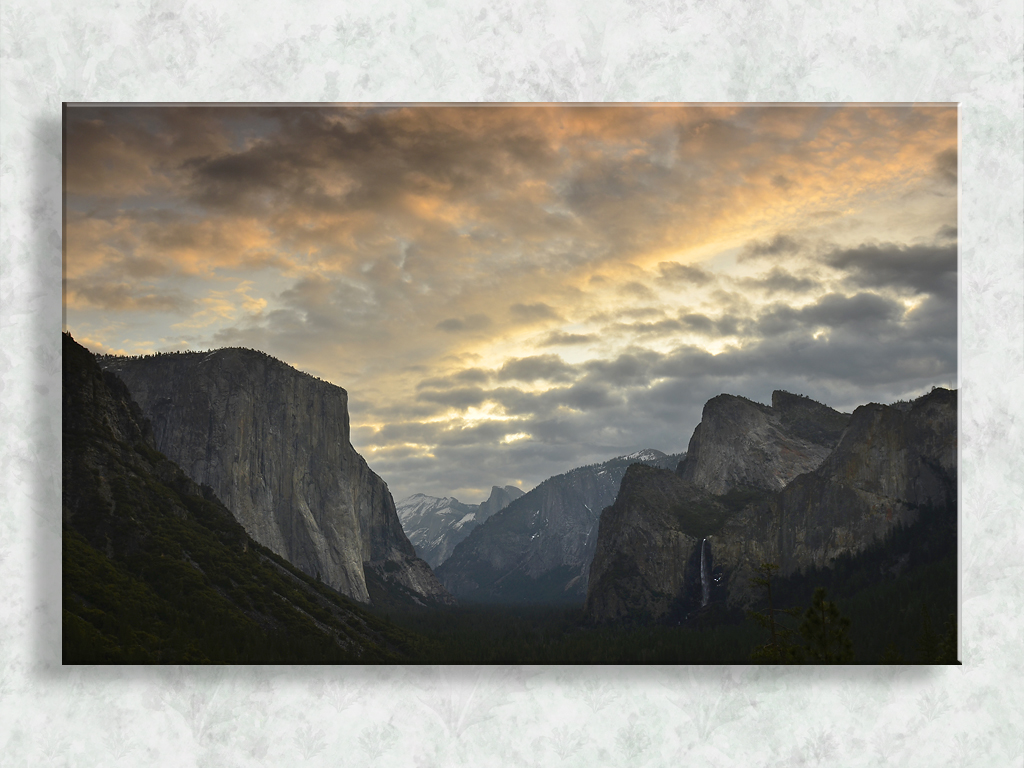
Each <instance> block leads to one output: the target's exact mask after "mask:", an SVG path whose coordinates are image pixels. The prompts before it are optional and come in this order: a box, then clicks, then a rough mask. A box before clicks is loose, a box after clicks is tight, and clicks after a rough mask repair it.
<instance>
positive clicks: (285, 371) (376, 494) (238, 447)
mask: <svg viewBox="0 0 1024 768" xmlns="http://www.w3.org/2000/svg"><path fill="white" fill-rule="evenodd" d="M99 361H100V364H101V365H102V366H103V367H104V368H106V369H108V370H112V371H114V372H115V373H116V374H117V375H118V376H119V377H120V378H121V379H122V380H123V381H124V382H125V383H126V384H127V386H128V388H129V390H130V391H131V393H132V396H133V397H134V399H135V400H136V402H138V403H139V405H140V407H141V408H142V411H143V413H144V414H145V415H146V417H147V418H148V419H149V420H150V422H151V424H152V426H153V432H154V437H155V440H156V445H157V448H158V449H159V450H160V451H162V452H163V453H165V454H166V455H167V456H168V457H170V458H171V459H172V460H173V461H175V462H176V463H177V464H179V465H180V466H181V467H182V468H183V469H184V470H185V472H186V473H187V474H188V475H189V476H190V477H191V478H192V479H193V480H194V481H195V482H197V483H201V484H205V485H208V486H210V487H211V488H213V490H214V493H216V494H217V496H218V497H219V498H220V499H222V500H223V502H224V504H225V505H226V506H227V507H228V508H229V509H230V510H231V511H232V513H233V514H234V515H235V518H236V519H237V520H238V521H239V522H240V523H241V524H242V526H243V527H244V528H245V530H246V532H247V533H249V535H250V536H252V537H253V538H254V539H255V540H256V541H258V542H260V543H261V544H263V545H264V546H266V547H268V548H269V549H271V550H273V551H274V552H276V553H277V554H279V555H281V556H282V557H284V558H285V559H287V560H288V561H289V562H291V563H292V564H293V565H295V566H297V567H298V568H300V569H302V570H303V571H305V572H306V573H308V574H310V575H312V576H316V575H319V577H320V578H321V579H322V580H323V581H324V582H325V583H327V584H329V585H330V586H332V587H334V588H335V589H337V590H338V591H339V592H341V593H343V594H346V595H348V596H350V597H352V598H354V599H356V600H360V601H362V602H367V601H368V600H369V594H368V592H367V586H366V578H365V573H364V568H373V569H374V570H375V571H376V572H378V573H380V574H382V576H383V577H384V578H385V579H386V580H388V581H392V582H395V583H397V584H400V585H402V586H404V587H406V588H408V589H411V590H412V591H413V592H415V593H417V594H419V595H422V596H423V597H424V598H427V599H430V600H440V601H450V599H451V598H450V596H449V595H448V594H447V593H446V592H445V590H444V589H443V588H442V587H441V585H440V584H439V583H438V581H437V579H436V578H435V577H434V575H433V573H432V572H431V571H430V568H429V567H428V566H427V564H426V563H424V562H423V561H422V560H419V559H418V558H417V557H416V556H415V552H414V550H413V548H412V545H411V544H410V543H409V540H408V539H407V538H406V536H405V533H404V532H403V531H402V526H401V523H400V522H399V520H398V514H397V512H396V510H395V504H394V501H393V500H392V498H391V494H390V493H389V491H388V489H387V485H386V484H385V483H384V481H383V480H381V479H380V478H379V477H378V476H377V475H376V474H374V473H373V472H372V471H371V470H370V468H369V467H368V466H367V464H366V462H365V461H364V460H363V458H362V457H361V456H360V455H359V454H358V453H356V451H355V450H354V449H353V448H352V445H351V444H350V443H349V419H348V395H347V393H346V392H345V390H343V389H341V388H340V387H336V386H334V385H332V384H329V383H327V382H324V381H320V380H318V379H316V378H314V377H312V376H309V375H308V374H305V373H302V372H300V371H297V370H295V369H294V368H292V367H290V366H288V365H286V364H284V363H282V362H280V361H279V360H275V359H274V358H272V357H270V356H268V355H265V354H263V353H261V352H255V351H251V350H243V349H222V350H217V351H215V352H210V353H183V354H171V355H159V356H156V357H146V358H123V357H103V358H100V359H99Z"/></svg>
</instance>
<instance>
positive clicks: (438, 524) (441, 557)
mask: <svg viewBox="0 0 1024 768" xmlns="http://www.w3.org/2000/svg"><path fill="white" fill-rule="evenodd" d="M522 495H523V492H522V491H521V490H519V489H518V488H516V487H515V486H514V485H506V486H505V487H504V488H499V487H498V486H496V485H495V486H492V487H491V495H490V496H489V497H488V498H487V500H486V501H484V502H483V503H481V504H463V503H462V502H461V501H459V500H458V499H455V498H452V497H450V496H444V497H441V498H438V497H436V496H425V495H424V494H422V493H416V494H413V495H412V496H410V497H409V498H407V499H403V500H402V501H400V502H398V504H397V505H396V508H397V509H398V519H399V520H400V521H401V522H402V528H403V529H405V533H406V535H407V536H408V537H409V541H410V542H411V543H412V545H413V547H414V548H415V549H416V554H417V555H419V556H420V557H421V558H423V559H424V560H425V561H426V562H427V564H428V565H429V566H430V567H431V568H435V569H436V568H437V567H438V566H439V565H441V563H443V562H444V561H445V560H447V559H448V556H449V555H451V553H452V550H454V549H455V545H456V544H458V543H459V542H460V541H462V540H463V539H465V538H466V537H467V536H469V533H470V531H472V530H473V529H474V528H476V527H477V526H478V525H480V524H481V523H482V522H484V520H486V519H487V518H489V517H491V515H493V514H494V513H495V512H497V511H499V510H501V509H504V508H505V507H507V506H508V505H509V504H510V503H511V502H512V501H514V500H515V499H518V498H519V497H520V496H522Z"/></svg>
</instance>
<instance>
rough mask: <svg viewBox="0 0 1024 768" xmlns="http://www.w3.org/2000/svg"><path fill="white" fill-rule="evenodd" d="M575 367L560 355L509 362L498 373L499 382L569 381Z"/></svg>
mask: <svg viewBox="0 0 1024 768" xmlns="http://www.w3.org/2000/svg"><path fill="white" fill-rule="evenodd" d="M573 372H574V371H573V367H572V366H571V365H568V364H567V363H566V362H565V361H564V360H562V358H560V357H559V356H558V355H535V356H533V357H521V358H518V359H516V360H509V361H508V362H507V363H505V364H504V365H503V366H501V369H500V370H499V371H498V380H499V381H525V382H532V381H537V380H540V379H544V380H546V381H569V380H570V379H571V378H572V375H573Z"/></svg>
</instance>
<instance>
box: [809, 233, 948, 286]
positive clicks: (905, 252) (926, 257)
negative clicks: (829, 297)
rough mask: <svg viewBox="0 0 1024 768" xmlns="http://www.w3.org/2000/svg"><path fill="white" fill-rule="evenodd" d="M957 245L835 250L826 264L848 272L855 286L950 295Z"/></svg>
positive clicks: (893, 245) (891, 245) (868, 247)
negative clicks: (946, 293)
mask: <svg viewBox="0 0 1024 768" xmlns="http://www.w3.org/2000/svg"><path fill="white" fill-rule="evenodd" d="M956 251H957V248H956V244H949V245H900V244H898V243H881V244H878V245H862V246H860V247H858V248H849V249H844V250H836V251H833V252H831V253H830V254H827V255H826V256H825V257H824V260H825V262H826V263H827V264H829V265H831V266H833V267H835V268H837V269H842V270H845V271H846V272H847V273H848V274H849V277H848V278H847V280H848V282H849V283H850V284H851V285H852V286H856V287H863V288H904V289H908V290H911V291H913V292H915V293H936V292H948V291H949V290H950V288H951V287H952V288H953V289H954V290H955V286H956V269H957V263H956Z"/></svg>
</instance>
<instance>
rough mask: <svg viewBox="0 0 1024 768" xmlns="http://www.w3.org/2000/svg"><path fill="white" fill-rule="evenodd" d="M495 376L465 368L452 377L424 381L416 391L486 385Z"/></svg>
mask: <svg viewBox="0 0 1024 768" xmlns="http://www.w3.org/2000/svg"><path fill="white" fill-rule="evenodd" d="M492 377H493V375H492V374H491V372H490V371H485V370H484V369H483V368H464V369H463V370H461V371H458V372H457V373H453V374H452V375H450V376H437V377H433V378H427V379H422V380H421V381H420V382H419V383H418V384H417V385H416V389H453V388H455V387H460V386H465V385H466V384H486V383H488V382H489V381H490V380H491V378H492Z"/></svg>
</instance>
